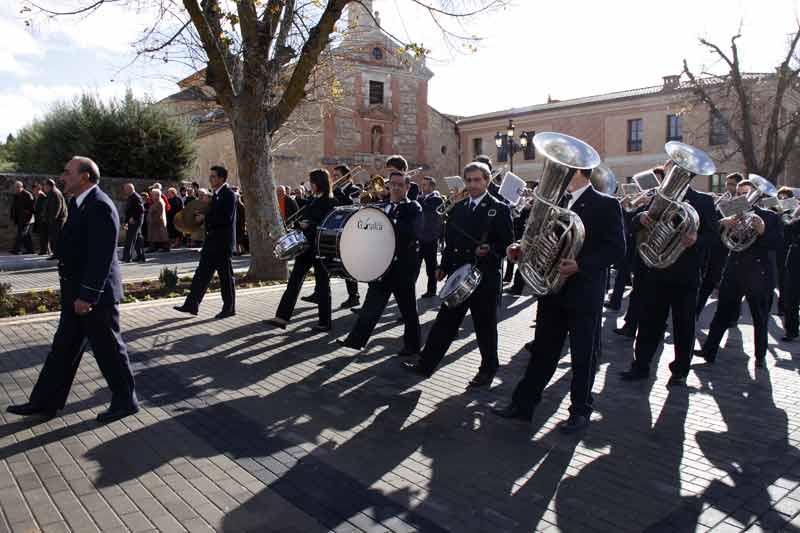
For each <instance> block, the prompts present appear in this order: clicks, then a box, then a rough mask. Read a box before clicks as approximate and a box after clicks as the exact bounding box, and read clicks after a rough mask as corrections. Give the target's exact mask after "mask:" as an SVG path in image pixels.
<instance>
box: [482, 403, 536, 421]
mask: <svg viewBox="0 0 800 533" xmlns="http://www.w3.org/2000/svg"><path fill="white" fill-rule="evenodd" d="M492 413H494V414H496V415H497V416H499V417H501V418H511V419H514V420H522V421H524V422H530V421H531V419H532V418H533V413H532V412H531V411H525V410H523V409H522V408H521V407H520V406H518V405H517V404H515V403H514V402H511V403H510V404H508V405H504V406H503V407H492Z"/></svg>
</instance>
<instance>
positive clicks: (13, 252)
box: [8, 250, 19, 255]
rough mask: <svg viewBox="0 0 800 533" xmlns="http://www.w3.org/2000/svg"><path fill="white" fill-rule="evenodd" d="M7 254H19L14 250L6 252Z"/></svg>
mask: <svg viewBox="0 0 800 533" xmlns="http://www.w3.org/2000/svg"><path fill="white" fill-rule="evenodd" d="M8 253H10V254H14V255H19V252H17V251H16V250H11V251H10V252H8Z"/></svg>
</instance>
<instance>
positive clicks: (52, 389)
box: [8, 156, 139, 423]
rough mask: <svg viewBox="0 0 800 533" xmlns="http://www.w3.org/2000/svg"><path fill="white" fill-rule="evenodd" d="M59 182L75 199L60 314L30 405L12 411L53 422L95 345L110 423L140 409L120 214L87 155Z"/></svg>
mask: <svg viewBox="0 0 800 533" xmlns="http://www.w3.org/2000/svg"><path fill="white" fill-rule="evenodd" d="M61 180H62V181H63V182H64V192H65V193H66V194H67V195H68V196H70V200H69V215H68V217H67V223H66V224H65V225H64V228H63V229H62V231H61V234H60V236H59V239H58V243H57V245H56V256H57V257H58V273H59V277H60V278H61V316H60V318H59V323H58V329H57V330H56V334H55V337H54V338H53V345H52V347H51V348H50V353H49V354H48V355H47V359H46V360H45V362H44V366H43V367H42V371H41V373H40V374H39V379H38V380H37V381H36V385H34V387H33V391H32V392H31V395H30V399H29V401H28V402H27V403H23V404H17V405H11V406H9V407H8V412H9V413H12V414H16V415H23V416H31V415H38V416H43V417H45V418H52V417H54V416H55V415H56V413H57V412H58V411H59V410H60V409H62V408H63V407H64V405H65V404H66V401H67V396H68V395H69V391H70V388H71V387H72V382H73V380H74V379H75V374H76V372H77V371H78V366H79V364H80V361H81V358H82V357H83V352H84V350H86V348H87V347H88V346H89V345H91V347H92V353H93V354H94V358H95V359H96V360H97V366H98V367H99V368H100V372H101V373H102V374H103V377H104V378H105V380H106V382H107V383H108V388H109V389H110V390H111V406H110V407H109V409H107V410H106V411H103V412H102V413H100V414H99V415H97V421H98V422H100V423H107V422H112V421H114V420H119V419H120V418H124V417H126V416H128V415H131V414H133V413H136V412H138V411H139V404H138V401H137V400H136V392H135V391H134V381H133V374H132V373H131V368H130V362H129V360H128V351H127V348H126V347H125V342H124V341H123V340H122V335H121V334H120V327H119V302H120V300H121V299H122V277H121V275H120V268H119V263H118V262H117V237H118V235H119V215H118V214H117V208H116V207H115V206H114V202H112V201H111V199H110V198H109V197H108V196H107V195H106V194H105V193H104V192H103V191H101V190H100V188H99V187H98V186H97V184H98V182H99V181H100V169H98V168H97V164H95V162H94V161H92V160H91V159H89V158H88V157H80V156H75V157H73V158H72V159H71V160H70V161H69V162H68V163H67V164H66V166H65V167H64V173H63V174H62V175H61Z"/></svg>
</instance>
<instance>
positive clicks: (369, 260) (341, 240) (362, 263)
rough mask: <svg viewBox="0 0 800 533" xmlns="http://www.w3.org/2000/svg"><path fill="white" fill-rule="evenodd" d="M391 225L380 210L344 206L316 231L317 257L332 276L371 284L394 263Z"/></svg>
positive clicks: (334, 212) (335, 211)
mask: <svg viewBox="0 0 800 533" xmlns="http://www.w3.org/2000/svg"><path fill="white" fill-rule="evenodd" d="M394 250H395V234H394V226H393V225H392V221H391V220H390V219H389V217H388V216H386V213H384V212H383V211H382V210H380V209H376V208H374V207H360V206H354V205H345V206H341V207H337V208H335V209H334V210H333V211H331V212H330V214H328V216H327V217H325V220H323V221H322V224H320V225H319V226H318V227H317V256H318V257H319V259H320V262H321V263H322V266H323V267H325V270H326V271H327V272H328V274H330V275H331V276H340V277H343V278H348V279H354V280H356V281H363V282H370V281H375V280H376V279H378V278H380V277H381V276H383V274H385V273H386V271H387V270H389V267H390V266H391V265H392V261H393V260H394Z"/></svg>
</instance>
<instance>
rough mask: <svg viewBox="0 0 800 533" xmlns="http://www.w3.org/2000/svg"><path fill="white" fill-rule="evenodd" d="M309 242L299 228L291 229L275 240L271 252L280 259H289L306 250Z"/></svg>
mask: <svg viewBox="0 0 800 533" xmlns="http://www.w3.org/2000/svg"><path fill="white" fill-rule="evenodd" d="M308 248H309V244H308V239H306V236H305V234H304V233H303V232H302V231H300V230H297V229H296V230H292V231H290V232H289V233H287V234H286V235H284V236H282V237H280V238H279V239H278V240H276V241H275V246H274V247H273V248H272V254H273V255H274V256H275V258H276V259H278V260H280V261H289V260H290V259H294V258H295V257H297V256H298V255H300V254H302V253H303V252H305V251H306V250H308Z"/></svg>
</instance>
